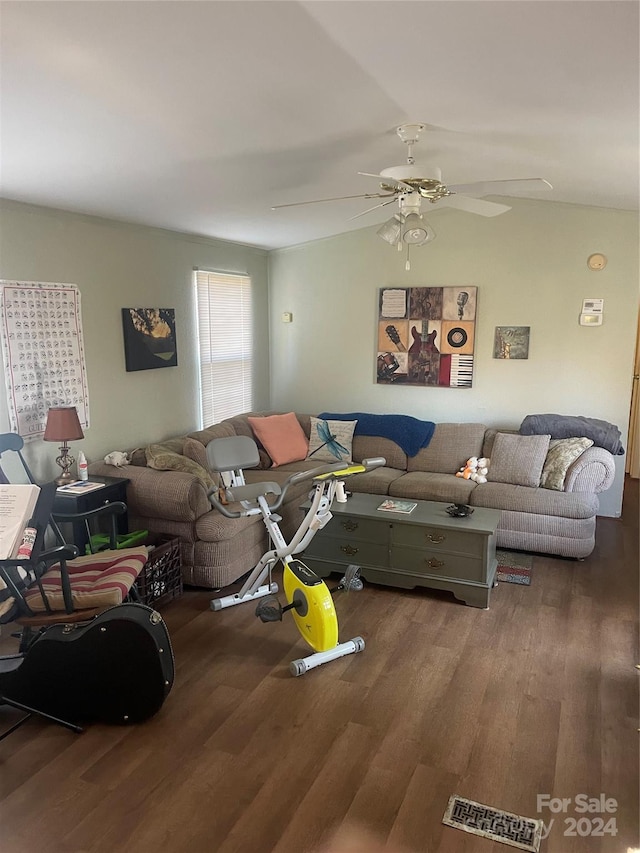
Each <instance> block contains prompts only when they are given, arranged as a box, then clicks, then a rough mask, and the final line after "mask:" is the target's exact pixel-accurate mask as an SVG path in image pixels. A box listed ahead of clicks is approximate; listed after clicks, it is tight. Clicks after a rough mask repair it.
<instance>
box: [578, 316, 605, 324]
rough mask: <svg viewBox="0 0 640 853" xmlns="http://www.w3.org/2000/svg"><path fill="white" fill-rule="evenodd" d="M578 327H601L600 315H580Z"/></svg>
mask: <svg viewBox="0 0 640 853" xmlns="http://www.w3.org/2000/svg"><path fill="white" fill-rule="evenodd" d="M580 325H581V326H601V325H602V314H581V315H580Z"/></svg>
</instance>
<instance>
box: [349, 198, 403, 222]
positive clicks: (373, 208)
mask: <svg viewBox="0 0 640 853" xmlns="http://www.w3.org/2000/svg"><path fill="white" fill-rule="evenodd" d="M395 200H396V197H395V196H394V197H393V198H392V199H391V200H390V201H381V202H380V204H376V205H374V206H373V207H368V208H367V209H366V210H363V211H362V213H356V215H355V216H350V217H349V218H348V219H347V222H351V220H352V219H358V217H359V216H364V215H365V213H371V211H372V210H377V209H378V208H379V207H386V206H387V205H388V204H393V202H394V201H395Z"/></svg>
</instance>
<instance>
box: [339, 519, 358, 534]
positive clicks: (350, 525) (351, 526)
mask: <svg viewBox="0 0 640 853" xmlns="http://www.w3.org/2000/svg"><path fill="white" fill-rule="evenodd" d="M340 524H341V525H342V526H343V527H344V529H345V530H347V531H348V532H349V533H353V531H354V530H357V529H358V522H357V521H351V519H349V521H341V522H340Z"/></svg>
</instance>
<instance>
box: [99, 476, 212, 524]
mask: <svg viewBox="0 0 640 853" xmlns="http://www.w3.org/2000/svg"><path fill="white" fill-rule="evenodd" d="M91 474H93V475H95V476H102V477H123V478H125V479H128V480H129V484H128V486H127V506H128V507H129V509H130V511H131V514H132V515H135V516H142V517H144V518H159V519H160V518H163V519H168V520H170V521H195V520H196V519H198V518H200V516H202V515H204V514H205V513H207V512H210V511H211V503H210V502H209V498H208V497H207V490H206V489H205V487H204V485H203V483H202V481H201V480H199V479H198V478H197V477H196V476H195V475H194V474H187V473H186V472H183V471H156V470H155V469H154V468H145V467H143V466H141V465H127V466H126V467H124V468H115V467H114V466H113V465H106V464H105V463H104V462H93V463H92V464H91V465H90V466H89V475H91Z"/></svg>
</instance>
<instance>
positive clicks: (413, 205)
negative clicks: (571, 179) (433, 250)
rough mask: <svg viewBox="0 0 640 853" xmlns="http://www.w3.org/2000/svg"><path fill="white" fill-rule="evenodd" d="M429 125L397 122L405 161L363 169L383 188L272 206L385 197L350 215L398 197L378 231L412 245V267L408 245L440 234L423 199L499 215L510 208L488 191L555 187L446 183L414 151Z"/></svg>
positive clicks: (524, 182)
mask: <svg viewBox="0 0 640 853" xmlns="http://www.w3.org/2000/svg"><path fill="white" fill-rule="evenodd" d="M425 127H426V125H424V124H422V123H420V122H418V123H413V124H402V125H400V126H399V127H398V128H396V133H397V135H398V136H399V137H400V139H401V140H402V141H403V142H404V143H405V145H406V146H407V162H406V165H403V166H390V167H389V168H387V169H383V170H382V171H381V172H379V173H372V172H358V174H359V175H362V176H363V177H367V178H379V179H382V180H381V182H380V190H381V192H377V193H363V194H362V195H346V196H336V197H333V198H318V199H313V200H312V201H298V202H293V203H291V204H276V205H274V206H273V207H272V208H271V209H272V210H280V209H282V208H286V207H300V206H302V205H305V204H320V203H322V202H330V201H343V200H346V199H354V198H376V199H378V198H379V199H385V200H384V201H381V202H379V203H378V204H375V205H373V207H369V208H367V209H366V210H363V211H362V212H361V213H356V215H355V216H351V217H350V218H349V220H348V221H351V220H353V219H358V218H359V217H360V216H365V215H366V214H367V213H371V212H372V211H373V210H377V209H378V208H379V207H386V206H387V205H389V204H392V203H393V202H395V201H397V203H398V207H399V212H398V213H395V214H394V215H393V216H392V217H391V219H389V220H388V221H387V222H385V223H384V225H382V226H381V227H380V228H379V229H378V231H377V233H378V235H379V236H380V237H382V239H383V240H386V241H387V243H390V244H391V245H397V247H398V251H401V250H402V248H403V244H404V245H406V246H407V261H406V264H405V268H406V269H407V270H408V269H410V260H409V249H410V247H411V246H424V245H425V244H426V243H429V242H431V241H432V240H434V239H435V236H436V235H435V232H434V231H433V229H432V228H431V226H430V225H429V223H428V222H427V221H426V219H425V218H424V216H423V214H422V212H421V207H422V202H423V201H424V202H428V203H429V204H434V205H437V206H439V207H453V208H457V209H458V210H464V211H465V212H467V213H475V214H477V215H479V216H488V217H491V216H499V215H500V214H501V213H506V212H507V211H508V210H511V208H510V207H509V206H508V205H506V204H499V203H497V202H494V201H485V200H484V199H481V198H479V196H484V195H513V194H517V193H522V192H526V193H528V192H532V191H539V190H550V189H553V187H552V186H551V184H550V183H549V182H548V181H546V180H545V179H544V178H521V179H515V180H498V181H479V182H477V183H472V184H452V185H450V186H447V185H446V184H444V183H443V182H442V174H441V172H440V169H438V168H437V167H436V166H425V165H419V164H417V163H416V162H415V158H414V156H413V146H414V145H415V144H416V142H417V141H418V138H419V136H420V133H421V132H422V131H423V130H424V129H425Z"/></svg>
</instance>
